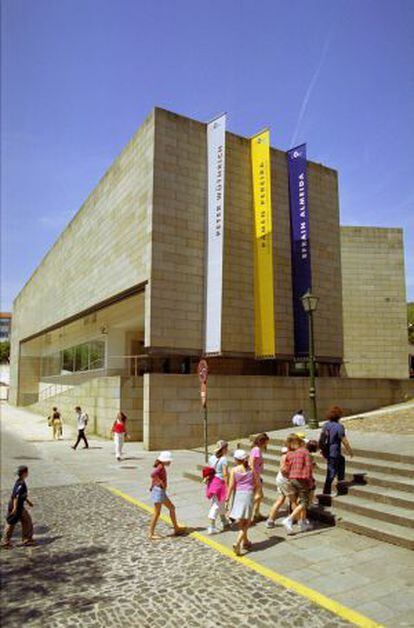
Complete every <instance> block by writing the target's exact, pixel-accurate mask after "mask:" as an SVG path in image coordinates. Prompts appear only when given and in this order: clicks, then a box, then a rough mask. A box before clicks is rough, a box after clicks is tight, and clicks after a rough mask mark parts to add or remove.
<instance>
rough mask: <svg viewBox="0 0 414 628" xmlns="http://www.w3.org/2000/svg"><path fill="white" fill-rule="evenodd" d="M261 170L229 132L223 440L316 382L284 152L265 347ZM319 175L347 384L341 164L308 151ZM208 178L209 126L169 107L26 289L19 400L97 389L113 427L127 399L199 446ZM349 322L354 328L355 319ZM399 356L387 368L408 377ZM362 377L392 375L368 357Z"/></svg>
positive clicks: (17, 351)
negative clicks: (269, 355)
mask: <svg viewBox="0 0 414 628" xmlns="http://www.w3.org/2000/svg"><path fill="white" fill-rule="evenodd" d="M250 168H251V166H250V142H249V140H248V139H246V138H244V137H241V136H238V135H234V134H232V133H226V174H225V221H224V262H223V264H224V268H223V310H222V354H221V355H220V356H218V357H214V358H211V359H209V367H210V373H211V376H212V377H211V380H210V381H212V382H215V385H214V386H210V388H209V390H210V392H209V395H210V396H209V404H210V408H212V411H213V414H214V417H213V419H212V431H211V438H212V439H213V440H214V438H216V437H218V436H219V435H220V434H221V435H222V436H223V437H225V438H231V437H237V436H239V435H244V434H246V433H249V432H250V431H254V429H271V428H272V427H277V426H278V425H279V424H283V421H284V423H286V420H287V419H288V416H285V415H286V414H288V413H289V412H290V411H293V410H294V409H295V407H296V406H297V405H303V391H304V390H305V388H306V384H305V382H306V379H304V378H303V377H300V375H301V374H302V375H303V372H301V370H300V369H301V368H302V365H301V363H298V362H297V361H296V360H295V355H294V344H293V342H294V341H293V314H292V280H291V277H292V269H291V248H290V247H291V245H290V219H289V188H288V173H287V162H286V154H285V153H284V152H282V151H279V150H277V149H273V148H272V149H271V187H272V220H273V225H274V238H273V260H274V294H275V308H274V328H275V336H276V356H275V358H274V359H273V360H265V361H263V360H256V359H255V357H254V303H253V293H254V285H253V236H252V233H253V211H252V206H253V199H252V184H251V169H250ZM308 186H309V208H310V240H311V250H312V289H313V291H314V293H315V294H317V295H318V297H319V307H318V310H317V312H316V313H315V345H316V354H317V361H318V374H319V378H318V379H319V385H320V387H321V388H322V387H323V386H325V385H326V384H324V383H323V382H324V381H325V380H329V381H330V384H331V386H332V385H333V380H335V381H338V382H339V383H338V384H337V386H339V388H338V390H339V389H340V387H341V386H342V387H343V389H344V390H345V388H346V387H345V383H344V380H345V379H346V378H345V377H342V378H341V377H339V374H340V369H341V365H343V363H344V332H343V330H344V324H343V313H345V309H344V307H343V294H342V277H343V269H342V265H341V233H340V227H339V201H338V177H337V173H336V172H335V171H334V170H332V169H330V168H327V167H325V166H322V165H319V164H316V163H313V162H311V161H309V162H308ZM206 187H207V144H206V125H205V124H204V123H201V122H198V121H195V120H191V119H189V118H185V117H182V116H179V115H177V114H174V113H171V112H168V111H165V110H162V109H158V108H156V109H154V110H153V111H152V113H151V114H150V115H149V116H148V118H147V119H146V120H145V122H144V123H143V125H142V126H141V127H140V129H139V130H138V132H137V133H136V134H135V135H134V137H133V138H132V139H131V141H130V142H129V143H128V145H127V146H126V147H125V149H124V150H123V151H122V153H121V154H120V156H119V157H118V158H117V159H116V160H115V162H114V164H113V165H112V166H111V168H110V169H109V170H108V172H107V173H106V175H105V176H104V177H103V179H102V180H101V181H100V182H99V184H98V185H97V187H96V188H95V190H94V191H93V192H92V193H91V195H90V196H89V197H88V199H87V200H86V201H85V203H84V205H83V206H82V207H81V209H80V210H79V212H78V213H77V214H76V216H75V217H74V218H73V220H72V221H71V223H70V224H69V225H68V227H67V228H66V229H65V230H64V232H63V233H62V235H61V236H60V237H59V239H58V240H57V242H56V243H55V245H54V246H53V247H52V249H51V250H50V251H49V253H48V254H47V255H46V257H45V258H44V259H43V261H42V262H41V264H40V265H39V267H38V268H37V270H36V271H35V272H34V274H33V275H32V277H31V278H30V280H29V281H28V283H27V284H26V285H25V287H24V288H23V290H22V291H21V292H20V294H19V295H18V297H17V298H16V301H15V304H14V313H13V316H14V318H13V339H12V356H11V393H10V399H11V401H12V402H13V403H16V404H22V405H31V406H32V407H33V409H35V410H36V409H37V410H38V411H43V410H44V408H45V407H46V406H47V405H50V403H51V401H52V399H53V401H54V402H56V403H59V404H60V405H62V404H63V405H65V404H66V405H67V412H69V411H70V408H71V407H72V404H73V403H74V402H76V400H77V402H79V401H80V400H81V399H82V400H84V401H83V403H84V405H86V406H88V408H89V414H90V415H93V416H94V417H95V418H94V422H95V427H96V430H97V431H98V433H102V434H106V433H108V429H109V425H110V423H111V421H112V419H113V414H114V412H115V411H116V409H117V408H119V407H122V408H124V409H125V410H126V411H127V412H128V413H129V415H130V418H131V420H132V422H133V423H134V426H135V427H134V431H135V436H136V437H137V438H142V437H143V438H144V442H145V445H146V446H147V447H149V448H157V447H161V446H169V447H173V446H192V445H196V444H199V442H200V440H201V435H202V424H201V421H200V413H199V410H198V404H199V400H198V395H199V393H198V385H197V378H196V375H195V371H196V365H197V362H198V359H199V358H200V356H201V355H202V352H203V344H204V308H205V302H204V301H205V246H206V234H205V232H206V223H205V221H206ZM401 272H403V270H402V271H401V269H400V273H401ZM402 276H403V275H402ZM345 279H346V282H347V283H346V286H348V285H349V277H348V274H347V275H346V276H345ZM400 279H401V276H400ZM347 290H348V288H347V287H346V288H345V291H344V295H345V296H346V295H347ZM50 303H53V305H54V306H53V307H50ZM396 309H397V308H396ZM395 311H396V310H395ZM347 315H348V314H347ZM398 317H399V313H398ZM347 320H351V319H349V318H348V319H347ZM398 320H399V319H398ZM347 324H348V327H347V326H345V330H346V333H347V334H348V331H349V329H352V326H353V325H355V323H354V322H353V321H352V320H351V323H347ZM390 325H392V322H390ZM351 335H352V334H351ZM348 336H349V334H348ZM346 337H347V336H346ZM405 347H406V341H405V343H404V348H405ZM390 350H391V348H390ZM346 352H347V348H346V347H345V355H346ZM348 355H349V356H350V358H349V359H350V360H351V361H352V360H354V354H352V352H350V351H348ZM393 364H394V366H393V367H392V368H389V369H388V371H384V373H385V375H384V377H387V378H389V377H398V378H405V377H408V369H407V368H406V370H407V373H406V374H405V375H404V374H403V369H401V368H400V365H399V361H398V359H397V358H395V363H393ZM342 368H343V367H342ZM347 368H349V366H348V367H347ZM394 368H395V370H393V369H394ZM350 374H351V373H347V372H346V373H344V375H350ZM358 377H373V378H375V377H379V375H378V374H376V373H375V370H370V369H369V368H367V371H366V372H365V373H363V369H362V370H361V369H360V370H359V375H358ZM98 380H99V381H98ZM341 382H342V383H341ZM347 386H348V387H349V382H348V384H347ZM359 386H360V389H361V390H362V388H361V384H359ZM382 386H383V388H384V390H385V391H386V392H385V394H388V393H387V391H388V388H389V395H388V397H387V402H388V401H389V397H390V396H392V395H394V397H395V396H396V397H398V395H399V394H401V395H403V394H405V392H406V391H405V383H402V384H401V387H400V389H398V391H397V389H396V388H395V386H394V388H392V387H391V385H390V386H389V387H388V385H387V384H384V383H383V384H382ZM374 388H375V387H374ZM391 388H392V390H391ZM327 390H328V387H327ZM346 390H348V388H347V389H346ZM382 394H383V393H382ZM246 395H249V402H248V400H247V397H246ZM377 396H378V395H377ZM362 397H364V395H362V394H361V402H362ZM374 397H375V393H374V392H372V393H371V396H370V397H368V399H369V403H370V404H371V407H373V406H375V404H376V403H377V401H376V400H375V399H374ZM394 397H393V398H394ZM365 398H366V395H365ZM243 401H244V404H243ZM381 401H382V398H381ZM266 402H268V403H266ZM251 403H253V405H254V407H251ZM249 404H250V405H249ZM66 405H65V407H66ZM241 406H243V407H241ZM355 409H357V408H355ZM283 417H285V418H283ZM168 439H170V440H168Z"/></svg>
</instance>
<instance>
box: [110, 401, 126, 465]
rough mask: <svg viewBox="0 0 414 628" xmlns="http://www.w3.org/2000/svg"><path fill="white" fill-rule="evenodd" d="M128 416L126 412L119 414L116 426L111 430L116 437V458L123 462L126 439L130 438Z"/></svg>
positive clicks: (115, 422)
mask: <svg viewBox="0 0 414 628" xmlns="http://www.w3.org/2000/svg"><path fill="white" fill-rule="evenodd" d="M126 422H127V415H126V414H125V413H124V412H118V414H117V417H116V419H115V421H114V424H113V426H112V428H111V432H112V434H113V435H114V443H115V458H116V459H117V460H118V461H120V460H122V449H123V446H124V441H125V438H128V433H127V431H126Z"/></svg>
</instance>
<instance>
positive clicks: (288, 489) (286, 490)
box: [266, 446, 295, 528]
mask: <svg viewBox="0 0 414 628" xmlns="http://www.w3.org/2000/svg"><path fill="white" fill-rule="evenodd" d="M288 451H289V449H288V447H286V446H284V447H282V455H281V456H280V465H279V471H278V474H277V476H276V489H277V493H278V498H277V500H276V501H275V503H274V505H273V507H272V509H271V511H270V513H269V518H268V520H267V521H266V528H274V527H275V520H276V517H277V513H278V512H279V510H280V508H281V507H282V506H283V504H284V503H285V501H286V498H288V499H289V500H292V499H293V498H294V495H295V493H294V491H293V489H292V486H291V484H290V482H289V480H288V478H287V477H285V476H284V475H283V473H282V467H283V466H284V464H285V460H286V454H287V452H288Z"/></svg>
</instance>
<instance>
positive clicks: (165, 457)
mask: <svg viewBox="0 0 414 628" xmlns="http://www.w3.org/2000/svg"><path fill="white" fill-rule="evenodd" d="M158 460H159V461H160V462H172V453H171V452H170V451H162V452H161V453H160V455H159V456H158Z"/></svg>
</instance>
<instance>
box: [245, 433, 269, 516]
mask: <svg viewBox="0 0 414 628" xmlns="http://www.w3.org/2000/svg"><path fill="white" fill-rule="evenodd" d="M269 440H270V439H269V437H268V435H267V434H265V433H264V432H263V433H262V434H259V435H258V436H256V438H255V439H254V441H253V447H252V450H251V452H250V459H249V464H250V468H251V469H253V471H254V472H255V473H256V475H257V476H258V478H259V484H258V487H257V490H256V493H255V496H254V508H253V521H254V523H258V522H259V521H264V520H265V519H266V517H264V516H263V515H261V514H260V504H261V503H262V499H263V480H262V473H263V466H264V463H263V453H264V452H265V451H266V449H267V445H268V442H269Z"/></svg>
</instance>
